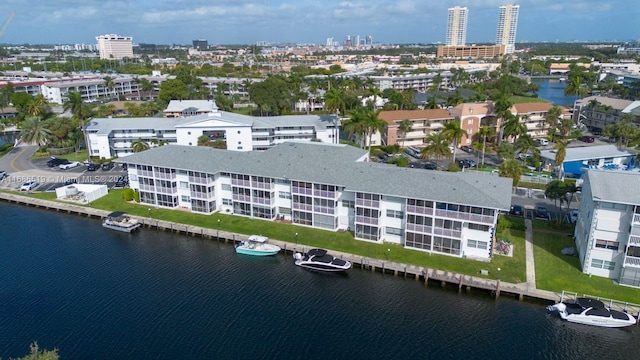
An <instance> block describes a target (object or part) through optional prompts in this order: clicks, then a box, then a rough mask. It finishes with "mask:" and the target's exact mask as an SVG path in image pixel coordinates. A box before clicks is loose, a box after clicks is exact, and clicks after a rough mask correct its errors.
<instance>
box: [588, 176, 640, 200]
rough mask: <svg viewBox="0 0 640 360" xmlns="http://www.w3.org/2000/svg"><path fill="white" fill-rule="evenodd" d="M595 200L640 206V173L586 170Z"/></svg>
mask: <svg viewBox="0 0 640 360" xmlns="http://www.w3.org/2000/svg"><path fill="white" fill-rule="evenodd" d="M585 176H586V178H587V180H586V181H588V182H589V185H590V187H591V196H592V198H593V199H594V200H598V201H606V202H613V203H619V204H629V205H640V172H637V171H607V170H593V169H591V170H586V175H585Z"/></svg>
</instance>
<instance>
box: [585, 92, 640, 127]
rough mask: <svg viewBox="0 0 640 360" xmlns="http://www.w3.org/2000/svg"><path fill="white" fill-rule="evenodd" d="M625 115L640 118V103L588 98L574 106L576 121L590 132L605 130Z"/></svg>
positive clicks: (599, 97)
mask: <svg viewBox="0 0 640 360" xmlns="http://www.w3.org/2000/svg"><path fill="white" fill-rule="evenodd" d="M624 114H632V115H634V116H636V118H637V117H639V116H640V115H638V114H640V101H631V100H624V99H615V98H610V97H605V96H588V97H586V98H584V99H579V100H576V102H575V104H574V116H576V118H575V119H576V120H577V121H579V122H581V123H582V124H584V125H586V126H587V127H588V128H589V129H590V130H600V131H601V130H604V128H605V127H606V126H607V125H611V124H615V123H617V122H619V121H620V120H621V119H622V116H623V115H624Z"/></svg>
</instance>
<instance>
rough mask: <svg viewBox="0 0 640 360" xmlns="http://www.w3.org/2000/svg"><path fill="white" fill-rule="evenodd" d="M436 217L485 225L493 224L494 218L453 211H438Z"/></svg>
mask: <svg viewBox="0 0 640 360" xmlns="http://www.w3.org/2000/svg"><path fill="white" fill-rule="evenodd" d="M436 215H437V216H442V217H446V218H450V219H458V220H467V221H474V222H481V223H485V224H493V216H488V215H479V214H472V213H466V212H459V211H451V210H440V209H436Z"/></svg>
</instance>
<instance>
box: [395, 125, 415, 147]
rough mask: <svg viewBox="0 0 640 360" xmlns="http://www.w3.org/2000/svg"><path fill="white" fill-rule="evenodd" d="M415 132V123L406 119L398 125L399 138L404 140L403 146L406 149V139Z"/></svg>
mask: <svg viewBox="0 0 640 360" xmlns="http://www.w3.org/2000/svg"><path fill="white" fill-rule="evenodd" d="M412 130H413V121H411V120H409V119H404V120H402V121H400V124H399V125H398V136H399V137H401V138H402V146H403V147H404V142H405V137H406V135H407V134H408V133H410V132H411V131H412Z"/></svg>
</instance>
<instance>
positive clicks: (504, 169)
mask: <svg viewBox="0 0 640 360" xmlns="http://www.w3.org/2000/svg"><path fill="white" fill-rule="evenodd" d="M498 171H499V175H500V176H502V177H508V178H511V179H513V187H516V186H518V182H519V181H520V177H521V176H522V174H524V167H523V166H522V164H520V163H519V162H518V161H517V160H515V159H507V160H505V161H504V162H503V163H502V164H501V165H500V168H499V169H498Z"/></svg>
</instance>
